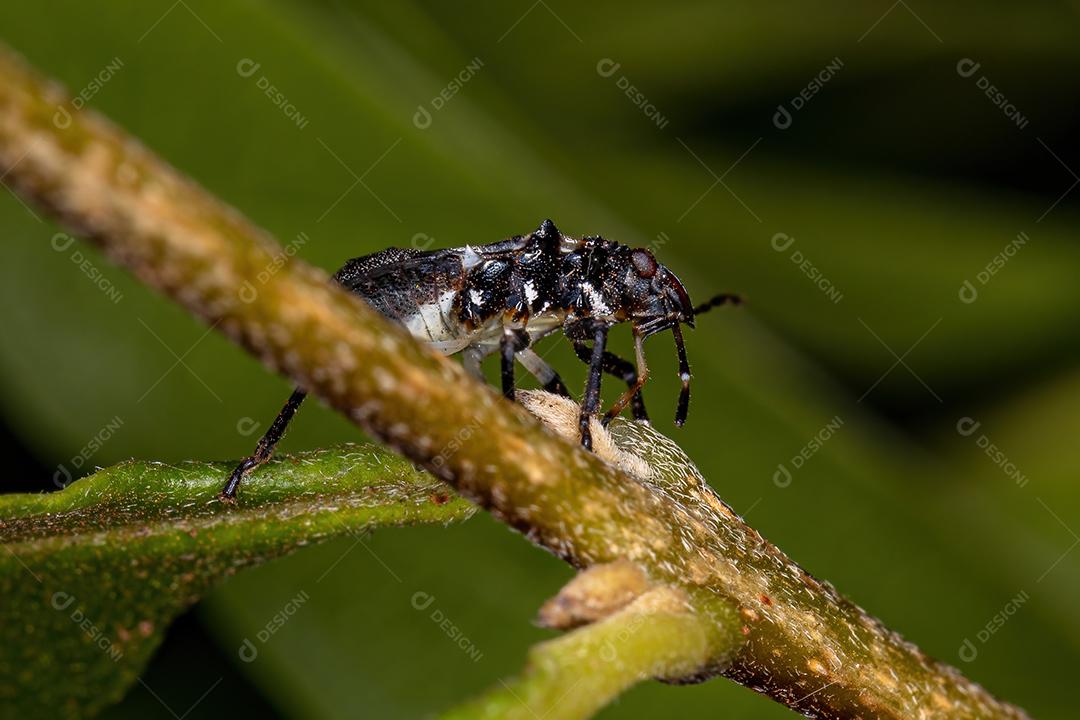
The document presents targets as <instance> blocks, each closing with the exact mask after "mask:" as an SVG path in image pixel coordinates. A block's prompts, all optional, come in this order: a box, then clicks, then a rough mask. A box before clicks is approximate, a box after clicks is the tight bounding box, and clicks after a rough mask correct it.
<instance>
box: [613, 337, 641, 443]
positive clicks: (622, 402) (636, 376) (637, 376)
mask: <svg viewBox="0 0 1080 720" xmlns="http://www.w3.org/2000/svg"><path fill="white" fill-rule="evenodd" d="M644 343H645V338H644V336H643V335H642V334H641V333H640V332H638V331H637V330H635V331H634V360H635V361H636V362H637V369H636V370H633V369H632V370H633V372H632V375H633V381H632V382H631V381H630V380H627V385H628V386H629V387H627V389H626V392H624V393H623V394H622V396H621V397H619V399H618V400H617V401H615V404H614V405H612V406H611V409H610V410H608V411H607V412H606V413H605V414H604V420H603V423H604V424H605V425H607V424H608V423H609V422H611V421H612V419H613V418H616V417H618V415H619V413H621V412H622V411H623V408H625V407H626V405H627V403H631V404H633V403H634V402H637V403H638V404H639V405H640V409H641V416H639V415H638V408H637V407H633V405H631V407H632V410H633V413H634V419H635V420H648V417H646V416H645V404H644V401H643V400H642V399H641V388H642V387H643V386H644V385H645V381H646V380H648V379H649V366H648V365H646V364H645V347H644ZM622 362H624V363H626V365H630V363H628V362H626V361H625V360H622Z"/></svg>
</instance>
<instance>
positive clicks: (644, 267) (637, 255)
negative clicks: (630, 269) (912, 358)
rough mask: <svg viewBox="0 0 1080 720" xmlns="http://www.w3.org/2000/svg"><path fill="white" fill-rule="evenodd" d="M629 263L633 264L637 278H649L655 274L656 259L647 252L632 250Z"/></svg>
mask: <svg viewBox="0 0 1080 720" xmlns="http://www.w3.org/2000/svg"><path fill="white" fill-rule="evenodd" d="M630 262H632V263H633V264H634V269H635V270H637V274H638V276H639V277H643V278H651V277H652V276H653V275H655V274H656V259H655V258H654V257H653V256H652V253H651V252H649V251H648V250H634V251H633V252H632V253H630Z"/></svg>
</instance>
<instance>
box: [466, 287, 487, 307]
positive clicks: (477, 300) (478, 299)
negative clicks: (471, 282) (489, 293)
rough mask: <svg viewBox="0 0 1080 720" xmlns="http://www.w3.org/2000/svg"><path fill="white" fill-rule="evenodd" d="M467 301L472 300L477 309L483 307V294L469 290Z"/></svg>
mask: <svg viewBox="0 0 1080 720" xmlns="http://www.w3.org/2000/svg"><path fill="white" fill-rule="evenodd" d="M469 299H470V300H472V304H473V305H476V306H477V307H483V305H484V294H483V293H482V292H480V291H479V290H470V291H469Z"/></svg>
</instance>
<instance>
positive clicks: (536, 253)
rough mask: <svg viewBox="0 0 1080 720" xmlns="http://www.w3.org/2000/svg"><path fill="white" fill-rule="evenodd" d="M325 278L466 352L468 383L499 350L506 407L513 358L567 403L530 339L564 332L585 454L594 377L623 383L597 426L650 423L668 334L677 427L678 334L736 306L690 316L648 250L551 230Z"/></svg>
mask: <svg viewBox="0 0 1080 720" xmlns="http://www.w3.org/2000/svg"><path fill="white" fill-rule="evenodd" d="M334 279H335V280H336V281H337V282H338V283H340V284H341V285H343V286H344V287H345V288H347V289H348V290H350V291H352V292H354V293H356V294H357V295H360V296H361V297H363V298H364V300H366V301H367V302H368V304H370V305H371V306H372V307H374V308H375V309H376V310H378V311H379V312H381V313H382V314H383V315H385V316H387V317H389V318H391V319H394V320H396V321H398V322H399V323H401V324H402V325H404V326H405V327H406V328H407V329H408V330H409V332H411V333H412V335H413V336H414V337H416V338H417V339H418V340H420V341H421V342H424V343H427V344H428V345H430V346H431V347H432V348H434V349H436V350H438V351H439V352H442V353H444V354H446V355H453V354H455V353H458V352H461V353H463V354H464V364H465V368H466V369H467V370H468V371H469V372H471V373H472V374H473V375H475V376H477V377H480V378H482V377H483V376H482V374H481V372H480V363H481V361H482V360H483V359H484V358H485V357H487V356H488V355H491V354H493V353H495V352H498V353H499V354H500V356H501V358H502V391H503V395H505V396H506V397H507V398H509V399H510V400H513V399H514V360H515V359H516V360H517V361H519V362H520V363H521V364H522V365H524V366H525V369H526V370H528V371H529V372H530V373H532V375H533V376H535V377H536V378H537V380H539V381H540V382H541V383H542V384H543V386H544V389H545V390H548V391H549V392H553V393H558V394H560V395H567V396H569V394H570V393H569V392H568V391H567V389H566V386H565V385H564V384H563V381H562V379H561V378H560V377H559V375H558V373H556V372H555V370H554V369H552V367H551V366H550V365H548V364H547V363H546V362H545V361H544V360H543V359H542V358H541V357H540V356H539V355H538V354H537V353H536V351H535V350H533V349H532V345H533V343H535V342H536V341H537V340H539V339H540V338H542V337H544V336H546V335H549V334H551V333H553V332H555V331H557V330H559V329H561V330H562V331H563V332H564V333H565V335H566V337H567V338H568V339H569V340H570V341H571V343H573V346H574V350H575V352H576V353H577V356H578V357H579V358H581V360H583V361H584V362H586V363H587V364H588V365H589V375H588V380H587V381H586V384H585V395H584V398H583V399H582V404H581V418H580V428H581V444H582V445H583V446H584V447H585V448H587V449H591V448H592V438H591V436H590V433H589V418H590V417H593V416H595V415H596V414H597V411H598V410H599V405H600V378H601V374H602V373H605V372H606V373H608V374H610V375H613V376H615V377H618V378H620V379H621V380H622V381H623V382H625V383H626V384H627V390H626V392H624V393H623V394H622V396H621V397H620V398H619V400H618V401H617V402H616V403H615V404H614V405H613V406H612V407H611V409H610V410H608V411H607V413H605V415H604V418H603V420H602V421H603V422H604V423H606V422H608V421H610V420H611V419H612V418H613V417H615V416H616V415H618V414H619V413H621V412H622V411H623V409H624V408H625V407H626V406H627V405H629V406H630V409H631V412H632V414H633V416H634V418H635V419H639V420H647V419H648V414H647V413H646V411H645V401H644V399H643V398H642V395H641V388H642V386H643V385H644V384H645V381H646V380H647V379H648V377H649V369H648V366H647V365H646V364H645V353H644V348H643V343H644V342H645V339H646V338H647V337H649V336H650V335H655V334H656V333H658V332H661V331H664V330H671V331H672V333H673V334H674V337H675V348H676V351H677V352H678V356H679V378H680V379H681V381H682V392H681V393H680V394H679V404H678V408H677V410H676V412H675V424H676V425H680V426H681V425H682V424H683V423H684V422H685V421H686V414H687V411H688V409H689V405H690V364H689V363H688V362H687V359H686V348H685V345H684V344H683V337H682V330H681V325H682V323H685V324H687V325H689V326H690V327H693V326H694V316H695V315H698V314H700V313H702V312H705V311H706V310H708V309H709V308H712V307H715V306H717V305H721V304H724V303H727V302H732V303H738V302H740V300H739V298H738V296H735V295H717V296H716V297H714V298H712V299H711V300H709V301H708V302H706V303H703V304H701V305H698V306H696V307H695V306H694V305H693V304H691V302H690V297H689V295H687V292H686V289H685V288H684V287H683V284H682V283H681V282H680V281H679V279H678V278H677V277H675V274H674V273H672V272H671V271H670V270H668V269H667V268H666V267H664V266H663V265H661V264H660V263H658V262H656V259H655V258H654V257H653V255H652V253H651V252H649V251H648V250H646V249H643V248H629V247H627V246H625V245H622V244H620V243H617V242H614V241H612V240H605V239H604V238H602V237H599V236H590V237H583V238H581V239H575V238H572V237H568V236H566V235H563V234H562V233H560V232H559V231H558V229H557V228H556V227H555V224H554V223H553V222H551V221H550V220H545V221H544V222H543V223H541V225H540V227H539V228H538V229H537V230H536V231H535V232H533V233H531V234H529V235H519V236H515V237H512V238H510V239H509V240H502V241H500V242H496V243H492V244H490V245H479V246H470V245H466V246H465V247H464V248H453V249H447V250H432V251H421V250H410V249H401V248H389V249H387V250H383V251H381V252H377V253H374V254H373V255H365V256H364V257H359V258H354V259H352V260H349V261H348V262H347V263H345V266H344V267H343V268H341V269H340V270H339V271H338V272H337V274H336V275H335V276H334ZM623 322H629V323H631V325H632V327H633V334H634V355H635V360H636V366H635V364H632V363H630V362H629V361H627V360H624V359H623V358H620V357H618V356H617V355H614V354H613V353H611V352H609V351H608V350H607V349H606V348H605V345H606V344H607V335H608V331H609V330H610V329H611V328H612V326H614V325H617V324H619V323H623ZM590 342H591V343H592V344H591V346H590V345H589V343H590ZM305 396H306V393H305V392H304V391H303V390H301V389H299V388H297V389H296V390H294V391H293V393H292V395H291V396H290V397H289V400H288V402H286V403H285V407H284V408H282V410H281V412H280V413H279V414H278V416H277V418H276V419H275V420H274V422H273V424H272V425H271V426H270V429H269V430H267V431H266V434H265V435H264V436H263V437H262V439H261V440H260V441H259V445H258V447H257V448H256V450H255V453H254V454H253V455H252V456H251V457H249V458H247V459H246V460H244V461H243V462H241V463H240V464H239V465H238V466H237V467H236V469H235V470H234V471H233V473H232V475H231V476H230V477H229V481H228V483H227V484H226V485H225V489H224V490H223V491H222V494H223V496H225V497H226V498H231V497H233V496H235V494H236V489H237V487H238V486H239V484H240V481H241V479H242V478H243V477H244V475H246V474H247V473H249V472H250V471H251V470H252V469H254V468H256V467H258V466H259V465H261V464H262V463H264V462H266V461H267V460H268V459H269V458H270V455H271V454H272V453H273V451H274V446H275V445H277V443H278V441H279V440H280V439H281V437H282V435H284V433H285V428H286V427H287V426H288V424H289V421H290V420H292V417H293V415H294V414H295V413H296V410H297V408H298V407H300V403H301V402H303V400H304V397H305Z"/></svg>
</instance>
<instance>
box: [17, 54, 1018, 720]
mask: <svg viewBox="0 0 1080 720" xmlns="http://www.w3.org/2000/svg"><path fill="white" fill-rule="evenodd" d="M64 101H65V98H64V96H63V94H62V93H61V92H60V91H59V90H58V89H57V88H55V87H54V86H52V85H50V84H48V83H46V82H44V81H42V80H41V79H40V78H38V77H37V76H35V75H34V74H33V73H31V72H30V71H29V70H28V69H27V68H26V67H25V66H24V65H23V64H22V63H21V62H20V61H19V60H17V59H16V58H14V57H13V56H12V55H10V54H9V53H5V52H3V51H0V173H2V175H3V176H4V177H5V182H8V183H10V184H12V185H14V187H15V188H16V189H17V190H18V191H19V192H20V193H21V194H22V195H23V196H25V197H27V198H29V199H31V200H32V201H34V202H36V203H38V204H39V206H41V207H43V208H45V209H46V210H48V211H49V212H50V213H52V214H53V215H55V216H56V217H58V218H60V219H61V220H63V221H64V222H66V223H67V224H68V225H69V226H71V227H73V228H75V230H76V231H77V232H79V233H82V234H84V235H85V236H87V237H89V238H90V239H92V240H93V241H95V242H97V243H98V244H99V245H100V246H101V247H102V248H104V250H105V252H106V253H108V254H109V255H110V256H111V257H112V258H113V259H114V260H115V261H116V262H118V263H120V264H122V265H125V266H127V267H128V268H130V269H131V270H132V271H133V272H134V273H135V274H136V275H137V276H138V277H139V278H140V279H142V280H143V281H144V282H145V283H147V284H148V285H151V286H153V287H155V288H157V289H159V290H160V291H161V292H163V293H164V294H165V295H167V296H169V297H171V298H173V299H174V300H176V301H177V302H179V303H181V304H182V305H183V306H185V307H186V308H188V309H189V310H190V311H191V312H192V313H194V314H196V315H198V316H199V317H201V318H203V319H204V320H205V321H206V322H207V323H209V324H211V325H213V326H215V327H217V328H219V329H220V330H222V331H223V332H224V333H225V334H227V335H228V336H229V337H231V338H232V339H233V340H235V341H236V342H237V343H239V344H240V345H242V346H243V347H245V348H247V349H248V350H249V351H250V352H251V353H252V354H253V355H255V356H256V357H258V358H260V359H261V360H262V361H263V362H264V363H266V364H267V365H268V366H270V367H272V368H274V369H276V370H278V371H280V372H282V373H283V374H285V375H288V376H289V377H291V378H292V379H293V380H294V381H296V382H297V383H298V384H299V385H300V386H301V387H303V388H305V389H306V390H308V391H310V392H311V393H313V394H316V395H318V396H320V397H322V398H323V399H324V400H326V401H327V402H328V403H329V404H330V405H331V406H333V407H334V408H336V409H338V410H339V411H340V412H342V413H343V414H345V415H346V416H347V417H349V418H350V419H352V420H353V421H354V422H355V423H356V424H358V425H359V426H360V427H361V428H363V429H364V430H366V431H367V432H369V433H371V434H372V435H374V436H375V437H377V438H379V439H381V440H382V441H383V442H385V443H387V444H388V445H390V446H391V447H392V448H394V449H396V450H397V451H399V452H400V453H402V454H403V455H405V456H406V457H408V458H410V459H412V460H414V461H415V462H417V463H419V464H421V465H423V466H424V467H426V468H428V469H429V470H431V471H432V472H433V473H435V474H436V475H438V476H439V477H442V478H444V479H446V480H447V481H448V482H450V483H451V484H453V485H454V487H455V488H457V489H458V490H459V492H461V493H462V494H463V495H465V496H466V497H468V498H470V499H472V500H474V501H475V502H477V503H478V504H480V505H481V506H482V507H485V508H487V509H488V510H490V511H491V513H492V514H493V515H495V516H496V517H497V518H499V519H500V520H502V521H503V522H505V523H507V524H508V525H510V526H512V527H515V528H518V529H520V530H521V531H522V532H523V533H525V534H526V535H527V536H528V537H529V538H530V539H531V540H533V541H534V542H536V543H538V544H540V545H542V546H544V547H546V548H547V549H549V550H550V551H551V552H553V553H555V554H556V555H558V556H559V557H562V558H564V559H566V560H567V561H568V562H571V563H573V564H574V565H575V566H578V567H588V566H591V565H594V564H599V563H606V562H612V561H615V560H619V559H627V560H631V561H633V562H635V563H637V564H639V565H640V566H641V567H643V568H644V569H645V571H646V572H647V573H648V575H649V576H650V578H651V579H652V580H653V581H654V582H655V583H656V584H666V585H670V586H673V587H679V588H681V589H683V590H684V591H685V592H686V594H687V596H688V597H690V599H691V601H692V603H693V604H694V607H695V608H696V611H697V612H699V613H703V614H704V616H705V617H708V616H710V615H716V616H717V617H721V616H723V615H724V614H725V613H726V611H727V608H729V607H730V606H731V605H732V604H734V605H735V606H737V607H738V609H739V613H740V616H741V617H742V618H743V620H744V627H745V632H746V634H747V637H746V642H745V643H744V644H743V646H742V648H741V649H740V650H739V652H738V653H737V654H736V655H735V657H734V658H733V659H732V660H731V663H730V665H728V664H726V663H717V664H718V666H722V667H725V668H726V669H725V670H724V672H725V674H726V675H727V676H728V677H731V678H733V679H735V680H737V681H739V682H742V683H744V684H746V685H748V686H750V687H754V688H755V689H758V690H760V691H762V692H765V693H767V694H769V695H770V696H771V697H773V698H774V699H776V700H777V701H778V702H782V703H784V704H786V705H788V706H789V707H792V708H794V709H796V710H798V711H800V712H803V713H807V714H814V715H816V716H817V717H828V718H854V717H867V716H868V715H870V716H875V717H883V718H910V717H919V716H920V715H925V714H927V713H930V712H936V713H937V714H938V715H939V716H948V717H955V718H980V719H985V718H1019V717H1024V715H1023V713H1022V712H1021V711H1020V710H1018V709H1016V708H1014V707H1012V706H1009V705H1007V704H1004V703H1001V702H999V701H997V700H995V699H994V698H993V697H992V696H991V695H990V694H989V693H987V692H986V691H985V690H983V689H982V688H981V687H979V686H978V685H976V684H975V683H972V682H970V681H968V680H966V679H965V678H964V677H963V676H962V675H961V674H960V673H959V672H957V671H956V670H954V669H952V668H950V667H948V666H946V665H944V664H941V663H938V662H935V661H933V660H931V659H930V658H928V657H926V656H925V655H924V654H922V653H921V652H920V651H919V650H918V649H917V648H916V647H914V646H913V645H911V644H909V643H906V642H904V641H903V640H902V639H901V638H900V637H899V636H897V635H896V634H894V633H891V632H889V631H887V630H886V629H885V628H884V627H883V626H882V625H881V624H880V623H879V622H877V621H876V620H874V619H873V618H871V617H869V616H868V615H866V614H865V613H864V612H862V610H860V609H859V608H857V607H856V606H854V605H852V604H851V603H849V602H847V601H846V600H844V599H843V598H841V597H840V596H839V595H838V594H837V593H836V592H835V591H834V590H833V589H832V587H831V586H829V585H828V584H827V583H822V582H819V581H817V580H815V579H814V578H812V577H811V576H810V575H808V574H807V573H806V572H804V571H802V570H801V568H799V567H798V566H797V565H795V564H794V563H793V562H792V561H791V560H789V559H788V558H787V557H786V556H785V555H784V554H783V553H781V552H780V551H779V550H777V549H776V548H775V547H773V546H772V545H770V544H769V543H768V542H766V541H765V540H764V539H762V537H761V536H760V535H759V534H758V533H757V532H756V531H754V530H753V529H752V528H749V527H748V526H746V525H745V524H744V523H743V522H742V520H741V519H740V518H738V517H737V516H736V515H735V514H734V513H732V512H731V511H730V509H727V508H726V506H724V505H723V504H722V503H720V502H719V501H718V500H717V499H716V498H715V496H713V495H712V494H711V493H710V492H708V490H707V488H706V487H705V486H702V485H698V480H697V478H695V477H693V476H688V479H689V480H692V481H693V482H683V481H680V479H678V478H675V479H672V480H671V481H670V482H669V483H668V485H669V486H670V487H667V488H666V489H664V491H663V492H657V488H655V487H649V486H648V485H645V484H642V483H641V482H639V481H637V480H634V479H632V478H630V477H627V476H626V475H625V474H623V473H622V472H620V471H618V470H616V469H615V468H613V467H612V466H610V465H608V464H606V463H604V462H603V461H601V460H599V459H598V458H597V457H596V456H594V455H592V454H590V453H588V452H585V451H583V450H582V449H581V448H580V447H578V446H576V445H575V444H573V443H569V442H566V441H565V440H563V439H561V438H559V437H557V436H555V435H554V434H553V433H550V432H544V431H543V429H542V428H541V427H540V425H539V424H538V423H537V421H536V420H535V419H534V418H533V417H531V416H530V415H529V414H528V413H527V412H525V411H524V410H523V409H522V408H520V407H518V406H515V405H513V404H511V403H507V402H505V401H504V400H503V399H502V398H501V397H500V396H498V395H497V394H496V393H495V392H493V391H492V390H491V389H490V388H488V387H485V386H484V385H482V384H480V383H479V382H478V381H476V380H474V379H471V378H469V377H468V376H467V375H466V374H465V373H464V371H463V370H462V369H461V367H460V366H459V365H457V364H456V363H453V362H451V361H449V360H447V359H446V358H443V357H441V356H438V355H436V354H435V353H433V352H432V351H431V350H429V349H427V348H425V347H423V346H421V345H420V344H419V343H417V342H416V341H415V340H414V339H413V338H412V337H411V336H409V334H408V333H407V332H406V331H405V330H404V329H403V328H401V327H399V326H397V325H394V324H392V323H390V322H389V321H387V320H386V319H385V318H383V317H382V316H380V315H379V314H378V313H376V312H375V311H374V310H372V309H371V308H370V307H368V306H367V305H366V304H365V303H363V302H362V301H361V300H360V299H359V298H357V297H355V296H353V295H350V294H349V293H347V292H345V291H344V290H343V289H341V288H339V287H336V286H335V285H332V284H331V283H330V282H328V278H327V275H326V274H325V273H323V272H321V271H317V270H315V269H313V268H311V267H309V266H307V265H305V264H303V263H301V262H299V261H297V260H295V259H290V258H288V257H287V256H286V255H285V254H284V252H283V251H282V250H281V248H280V247H279V246H277V245H276V244H275V243H274V242H273V241H272V240H271V239H270V237H269V236H268V235H267V234H266V233H265V232H263V231H261V230H259V229H258V228H256V227H255V226H254V225H252V224H251V223H250V222H248V221H247V220H245V219H244V218H243V217H241V216H240V215H239V214H238V213H237V212H236V211H235V210H233V209H231V208H229V207H227V206H225V205H224V204H222V203H221V202H220V201H218V200H216V199H215V198H213V197H212V196H210V195H209V194H208V193H206V192H205V191H203V190H202V189H201V188H199V187H198V186H197V185H195V184H194V183H193V182H191V181H190V180H187V179H185V178H183V177H182V176H180V175H179V174H178V173H177V172H176V171H175V170H173V169H172V168H170V167H169V166H168V165H166V164H165V163H164V162H162V161H161V160H160V159H158V158H157V157H155V156H154V155H153V154H151V153H150V152H149V151H148V150H146V149H145V148H143V147H142V146H140V145H139V144H138V143H136V142H134V141H133V140H132V139H131V138H130V137H128V136H127V135H126V134H124V133H123V132H122V131H121V130H119V129H118V128H116V127H115V126H114V125H112V124H111V123H109V122H107V121H106V120H104V119H102V118H101V117H99V116H98V115H96V114H94V113H92V112H78V113H72V117H71V121H70V124H67V125H65V126H64V127H63V128H59V127H57V126H56V125H54V124H53V123H52V118H53V117H54V114H55V113H56V109H57V106H58V105H59V104H60V103H62V102H64ZM279 265H280V269H278V270H277V272H276V273H270V277H269V278H268V279H265V280H260V272H261V271H264V270H266V269H267V268H271V267H277V266H279ZM262 274H263V276H264V278H265V276H266V275H267V273H262ZM252 293H254V294H255V295H256V297H255V299H254V300H253V301H252V300H251V297H252ZM245 298H246V299H247V300H248V301H245ZM628 425H630V424H628ZM660 437H662V436H660ZM641 440H642V441H644V442H649V441H650V440H649V438H647V437H642V438H641ZM657 442H658V441H657ZM648 451H649V450H648V448H647V446H646V447H645V449H644V450H642V452H648ZM676 451H677V448H674V449H668V450H666V451H665V452H669V453H671V454H674V453H675V452H676ZM680 454H681V453H680ZM241 492H243V490H241Z"/></svg>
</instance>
